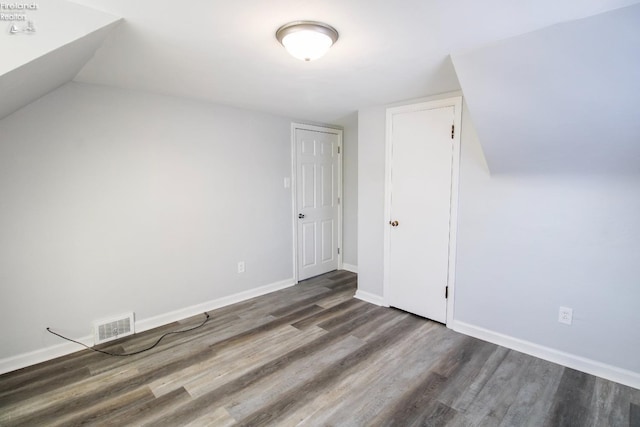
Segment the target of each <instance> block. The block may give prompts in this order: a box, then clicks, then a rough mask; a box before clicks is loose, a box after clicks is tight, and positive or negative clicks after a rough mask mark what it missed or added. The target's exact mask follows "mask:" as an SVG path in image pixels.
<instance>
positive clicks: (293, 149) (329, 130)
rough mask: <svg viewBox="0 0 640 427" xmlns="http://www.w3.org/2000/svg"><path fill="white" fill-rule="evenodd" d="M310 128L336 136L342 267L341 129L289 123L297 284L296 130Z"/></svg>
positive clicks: (292, 217) (340, 258) (295, 280)
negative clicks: (338, 150)
mask: <svg viewBox="0 0 640 427" xmlns="http://www.w3.org/2000/svg"><path fill="white" fill-rule="evenodd" d="M297 129H301V130H310V131H315V132H325V133H331V134H334V135H337V136H338V147H340V154H339V155H338V197H339V198H340V205H339V207H338V249H339V250H340V252H339V253H338V269H339V270H341V269H342V252H343V251H342V206H343V205H344V204H343V199H342V146H343V143H342V130H340V129H334V128H330V127H325V126H315V125H308V124H305V123H295V122H294V123H291V223H292V228H293V283H295V284H298V191H297V182H296V179H297V175H298V174H297V170H298V168H297V166H298V165H297V158H298V146H297V144H296V130H297Z"/></svg>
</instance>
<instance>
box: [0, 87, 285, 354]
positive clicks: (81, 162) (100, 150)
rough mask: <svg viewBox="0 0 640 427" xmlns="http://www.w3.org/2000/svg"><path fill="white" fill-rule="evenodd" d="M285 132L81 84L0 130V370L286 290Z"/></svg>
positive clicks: (196, 106)
mask: <svg viewBox="0 0 640 427" xmlns="http://www.w3.org/2000/svg"><path fill="white" fill-rule="evenodd" d="M290 129H291V120H290V119H287V118H283V117H276V116H272V115H267V114H261V113H255V112H249V111H245V110H238V109H232V108H226V107H219V106H214V105H211V104H207V103H202V102H198V101H189V100H184V99H178V98H172V97H165V96H158V95H150V94H144V93H135V92H128V91H122V90H116V89H110V88H106V87H98V86H90V85H84V84H68V85H65V86H63V87H62V88H60V89H58V90H56V91H54V92H52V93H50V94H49V95H47V96H45V97H43V98H41V99H39V100H37V101H36V102H34V103H32V104H30V105H29V106H27V107H25V108H23V109H22V110H19V111H18V112H16V113H14V114H12V115H10V116H8V117H7V118H5V119H4V120H2V121H0V204H1V209H0V286H1V294H2V298H0V359H2V358H7V357H10V356H15V355H19V354H22V353H25V352H29V351H33V350H38V349H42V348H46V347H49V346H52V345H55V344H59V343H60V342H61V341H60V339H59V338H57V337H54V336H52V335H49V334H48V333H47V332H46V331H45V328H46V327H47V326H50V327H52V328H54V329H56V330H58V331H61V332H63V333H65V334H68V335H70V336H71V337H82V336H86V335H88V334H89V333H90V330H91V329H90V328H91V323H92V321H94V320H96V319H98V318H101V317H105V316H112V315H117V314H120V313H122V312H126V311H129V310H132V311H135V313H136V316H137V320H140V319H147V318H150V317H154V316H158V315H162V314H165V313H168V312H171V311H173V310H179V309H182V308H185V307H189V306H192V305H196V304H200V303H203V302H206V301H211V300H214V299H217V298H221V297H224V296H227V295H231V294H236V293H239V292H242V291H246V290H250V289H253V288H256V287H259V286H263V285H268V284H272V283H277V282H281V281H287V280H292V275H293V271H292V257H293V256H292V247H291V246H292V223H291V221H292V220H291V192H290V189H285V188H284V186H283V178H284V177H287V176H290V175H291V136H290V135H291V134H290ZM240 260H243V261H245V262H246V273H245V274H242V275H239V274H237V272H236V263H237V262H238V261H240Z"/></svg>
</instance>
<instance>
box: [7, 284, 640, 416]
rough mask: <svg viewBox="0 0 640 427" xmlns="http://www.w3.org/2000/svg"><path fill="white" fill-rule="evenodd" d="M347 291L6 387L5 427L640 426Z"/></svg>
mask: <svg viewBox="0 0 640 427" xmlns="http://www.w3.org/2000/svg"><path fill="white" fill-rule="evenodd" d="M356 281H357V277H356V275H354V274H352V273H348V272H344V271H337V272H333V273H329V274H326V275H323V276H320V277H317V278H314V279H310V280H307V281H305V282H302V283H301V284H300V285H298V286H295V287H292V288H288V289H285V290H282V291H279V292H274V293H272V294H269V295H265V296H262V297H258V298H254V299H252V300H249V301H245V302H242V303H238V304H234V305H232V306H228V307H224V308H221V309H219V310H215V311H212V312H210V315H211V320H210V321H209V322H208V323H207V324H206V325H205V326H204V327H202V328H200V329H197V330H194V331H192V332H189V333H186V334H178V335H170V336H168V337H167V338H165V339H164V340H163V341H162V342H161V343H160V345H158V346H157V347H156V348H154V349H153V350H151V351H148V352H145V353H142V354H139V355H136V356H132V357H110V356H106V355H103V354H99V353H95V352H92V351H90V350H83V351H79V352H78V353H74V354H72V355H69V356H65V357H62V358H59V359H56V360H52V361H49V362H45V363H42V364H40V365H36V366H32V367H29V368H26V369H22V370H19V371H15V372H11V373H8V374H5V375H2V376H0V426H41V425H47V426H48V425H51V426H62V425H64V426H72V425H101V426H104V425H114V426H123V425H141V426H184V425H189V426H205V425H212V426H231V425H238V426H296V425H303V426H580V427H583V426H625V427H626V426H634V427H635V426H640V391H639V390H636V389H632V388H630V387H625V386H622V385H620V384H616V383H613V382H610V381H606V380H603V379H601V378H596V377H594V376H591V375H587V374H584V373H581V372H578V371H575V370H572V369H568V368H564V367H562V366H559V365H556V364H553V363H549V362H546V361H543V360H540V359H536V358H534V357H530V356H527V355H524V354H522V353H518V352H515V351H512V350H508V349H506V348H503V347H499V346H496V345H493V344H489V343H486V342H484V341H480V340H477V339H474V338H471V337H467V336H464V335H460V334H457V333H455V332H453V331H451V330H449V329H447V328H445V327H444V326H442V325H440V324H437V323H434V322H431V321H428V320H425V319H422V318H419V317H416V316H413V315H411V314H408V313H405V312H402V311H399V310H395V309H389V308H382V307H377V306H374V305H370V304H367V303H365V302H363V301H360V300H356V299H354V298H353V294H354V292H355V290H356ZM203 319H204V316H196V317H193V318H190V319H185V320H184V321H181V322H177V323H174V324H171V325H166V326H164V327H162V328H158V329H155V330H152V331H147V332H144V333H141V334H137V335H135V336H132V337H127V338H124V339H122V340H120V341H118V342H116V343H115V344H111V345H108V346H106V347H103V349H108V350H109V351H112V352H130V351H135V350H138V349H140V348H144V347H146V346H148V345H150V344H151V343H153V342H154V341H155V340H156V339H157V338H158V337H159V336H160V335H161V334H162V333H164V332H167V331H172V330H178V329H186V328H188V327H191V326H194V325H197V324H198V323H200V322H202V320H203Z"/></svg>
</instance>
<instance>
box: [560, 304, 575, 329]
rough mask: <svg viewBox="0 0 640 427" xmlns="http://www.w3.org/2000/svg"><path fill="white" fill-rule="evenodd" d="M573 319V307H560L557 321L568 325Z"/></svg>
mask: <svg viewBox="0 0 640 427" xmlns="http://www.w3.org/2000/svg"><path fill="white" fill-rule="evenodd" d="M572 320H573V309H572V308H569V307H560V311H559V312H558V322H560V323H564V324H565V325H570V324H571V322H572Z"/></svg>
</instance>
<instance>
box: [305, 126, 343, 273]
mask: <svg viewBox="0 0 640 427" xmlns="http://www.w3.org/2000/svg"><path fill="white" fill-rule="evenodd" d="M340 140H341V137H340V134H339V133H334V132H322V131H315V130H309V129H299V128H298V129H295V144H296V193H297V194H296V205H297V218H296V221H297V222H298V225H297V248H298V250H297V265H298V280H304V279H307V278H309V277H313V276H317V275H319V274H323V273H327V272H329V271H333V270H336V269H337V268H338V264H339V236H340V220H339V216H340V211H339V203H340V200H339V197H340V179H339V178H340V161H339V156H340V152H339V151H340V150H339V149H340Z"/></svg>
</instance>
